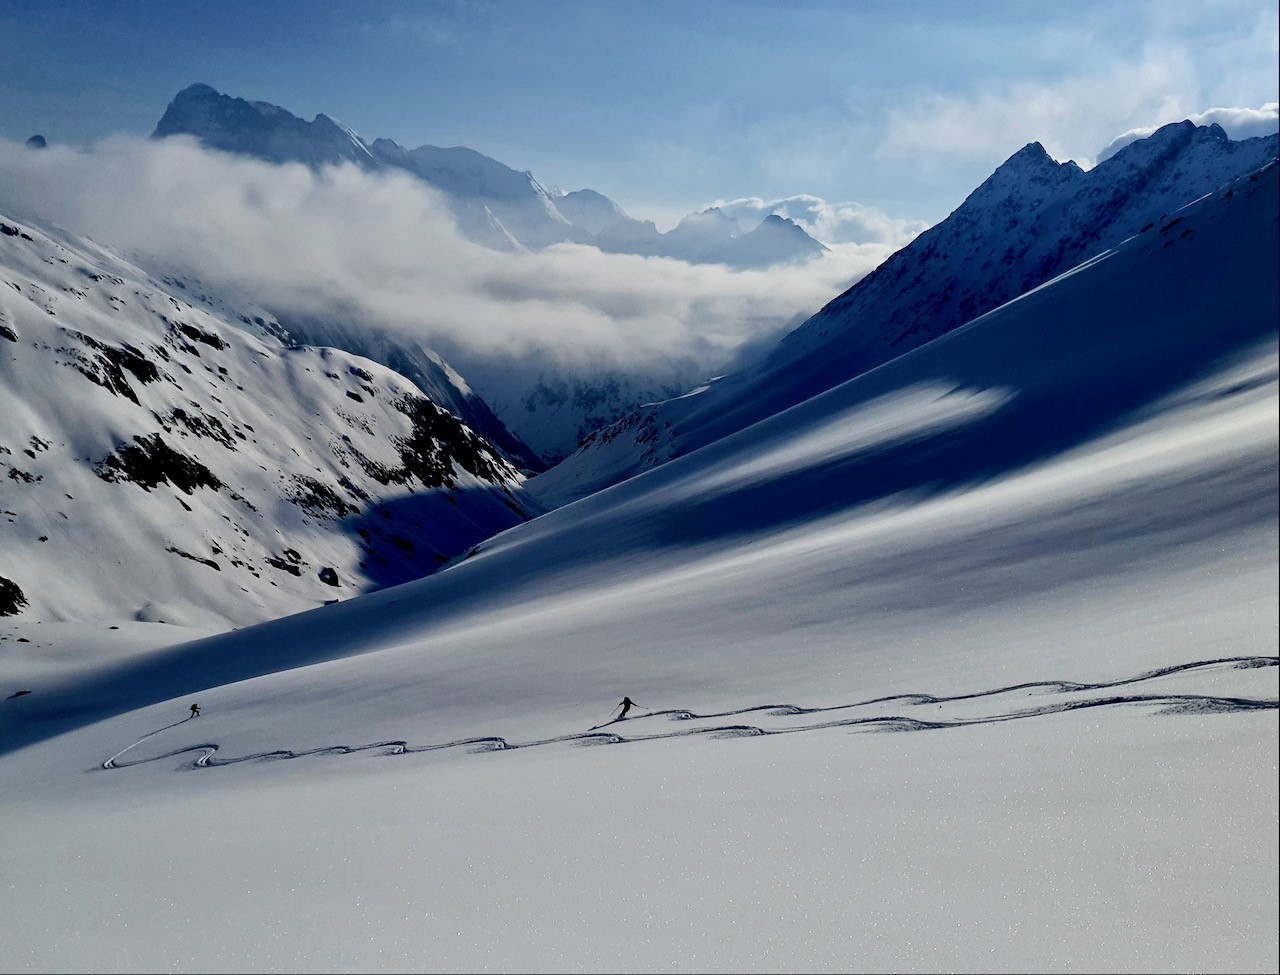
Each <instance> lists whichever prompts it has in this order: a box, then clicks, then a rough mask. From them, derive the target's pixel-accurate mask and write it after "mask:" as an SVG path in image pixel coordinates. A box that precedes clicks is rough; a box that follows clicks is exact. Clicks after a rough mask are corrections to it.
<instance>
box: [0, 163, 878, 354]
mask: <svg viewBox="0 0 1280 975" xmlns="http://www.w3.org/2000/svg"><path fill="white" fill-rule="evenodd" d="M0 208H4V209H6V210H7V211H8V212H10V213H11V214H13V215H14V216H21V217H24V218H27V219H30V220H32V221H33V222H36V223H53V224H56V225H58V226H60V227H63V228H65V229H66V230H69V231H72V232H74V233H81V234H87V235H90V236H93V237H94V238H95V239H97V240H99V241H100V242H102V243H104V244H107V245H109V246H113V247H116V248H119V249H121V250H124V251H128V252H131V253H136V254H140V255H152V256H154V257H156V258H158V259H161V260H162V261H163V266H164V267H166V268H179V267H185V268H187V269H190V270H192V271H194V272H195V273H196V274H197V275H198V276H199V277H200V279H201V280H202V281H203V282H204V283H206V284H207V285H210V286H212V287H215V288H222V289H226V291H227V292H228V293H231V294H240V295H243V296H245V297H247V298H251V299H253V300H254V301H257V302H259V303H260V304H262V305H263V306H265V307H267V308H269V309H271V310H272V311H274V312H276V313H277V314H280V315H286V314H293V315H304V316H308V317H316V318H320V319H327V320H333V321H342V322H355V323H368V324H369V325H372V326H377V327H379V328H383V329H388V330H391V331H394V332H397V333H400V334H404V335H407V336H411V337H413V338H415V339H417V340H419V341H422V342H424V343H425V344H427V345H431V344H432V343H433V342H440V343H442V344H445V345H448V346H451V347H454V348H457V349H462V350H465V352H466V353H467V354H468V355H470V356H474V357H493V358H495V359H500V358H508V359H509V358H511V357H518V356H524V355H529V356H538V357H540V358H543V359H546V360H548V361H554V362H557V363H559V364H561V365H563V366H566V367H571V368H582V367H595V368H602V367H603V368H619V369H625V370H630V371H636V372H642V371H645V370H647V369H649V368H651V367H653V366H656V365H658V364H660V363H667V364H670V363H672V362H674V361H676V360H684V361H686V362H687V361H689V360H696V361H697V362H699V363H702V364H705V365H706V366H707V367H708V368H714V367H716V366H717V365H719V364H723V363H725V362H728V361H729V360H730V359H732V357H733V355H734V354H735V353H736V352H737V351H738V350H740V349H742V348H743V347H745V346H747V345H749V344H750V343H753V342H757V341H760V340H761V338H762V336H765V335H769V334H773V333H776V332H778V331H780V330H782V329H785V328H787V327H790V326H792V325H794V324H795V323H797V322H798V321H800V320H802V319H803V318H805V317H807V316H808V315H809V314H812V313H813V312H815V311H817V309H818V308H820V307H821V306H822V305H823V304H825V303H826V302H827V301H828V300H830V299H831V298H832V297H833V296H834V295H836V294H838V293H839V292H841V291H843V290H844V289H845V288H847V287H848V286H849V285H850V284H851V283H852V282H853V281H855V280H857V279H858V278H859V277H861V276H862V275H864V274H866V273H867V272H868V271H870V270H871V269H872V268H874V267H875V266H876V265H877V264H879V263H880V262H881V261H882V260H883V259H884V258H885V257H886V256H888V254H889V253H890V252H891V250H892V249H893V248H892V247H891V246H890V245H888V244H886V243H884V242H883V241H882V240H881V241H873V242H870V243H859V244H847V245H845V246H842V247H838V248H836V249H835V250H834V251H833V252H832V253H831V254H828V255H826V256H824V257H823V258H821V259H818V260H815V261H812V262H809V263H808V264H805V265H802V266H799V267H796V266H780V267H777V268H772V269H765V270H759V271H756V270H751V271H734V270H730V269H728V268H726V267H723V266H719V265H689V264H685V263H683V262H680V261H674V260H669V259H664V258H646V257H636V256H631V255H621V254H605V253H602V252H600V251H599V250H597V249H595V248H593V247H584V246H580V245H569V244H564V245H557V246H554V247H551V248H548V249H546V250H543V251H538V252H533V253H520V254H505V253H497V252H494V251H490V250H486V249H484V248H482V247H479V246H478V245H475V244H473V243H470V242H469V241H467V240H466V239H464V238H463V237H462V236H461V235H460V234H459V233H458V231H457V228H456V226H455V224H454V222H453V220H452V218H451V217H450V215H449V212H448V209H447V207H446V205H445V203H444V201H443V199H442V198H441V197H440V196H439V195H438V194H437V193H436V192H435V191H434V190H432V189H431V188H430V187H429V186H427V185H426V184H424V183H422V182H420V181H419V180H416V179H414V178H413V177H411V176H408V175H402V174H396V173H378V174H371V173H366V172H363V171H361V170H359V169H357V168H355V167H353V166H345V167H337V168H331V169H325V170H323V171H321V172H314V171H312V170H309V169H307V168H305V167H303V166H300V165H286V166H274V165H270V164H266V163H262V162H258V161H256V160H251V159H246V158H242V157H236V156H229V155H225V154H222V153H217V152H211V151H207V150H204V149H202V148H200V147H199V146H197V145H196V144H195V143H194V142H192V141H189V140H185V139H166V140H161V141H149V140H136V139H120V138H116V139H109V140H107V141H105V142H103V143H101V144H99V145H98V146H96V147H94V148H92V149H89V150H74V149H69V148H64V147H53V148H50V149H46V150H44V151H41V152H32V151H30V150H26V149H24V148H23V147H21V146H19V145H17V144H16V143H8V142H0Z"/></svg>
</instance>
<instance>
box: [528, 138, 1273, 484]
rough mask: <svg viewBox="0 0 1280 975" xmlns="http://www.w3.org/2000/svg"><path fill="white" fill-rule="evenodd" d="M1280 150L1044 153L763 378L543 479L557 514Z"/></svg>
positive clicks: (671, 405)
mask: <svg viewBox="0 0 1280 975" xmlns="http://www.w3.org/2000/svg"><path fill="white" fill-rule="evenodd" d="M1276 149H1277V136H1271V137H1269V138H1266V139H1249V140H1246V141H1242V142H1232V141H1231V140H1229V139H1228V138H1227V137H1226V135H1225V134H1224V133H1223V131H1222V129H1221V128H1219V127H1218V126H1216V125H1215V126H1206V127H1197V126H1195V125H1193V124H1191V123H1190V122H1181V123H1176V124H1173V125H1168V126H1165V127H1164V128H1162V129H1160V130H1158V131H1157V132H1156V133H1155V134H1153V135H1151V136H1150V137H1148V138H1147V139H1143V140H1141V141H1138V142H1135V143H1133V144H1131V145H1130V146H1127V147H1126V148H1125V149H1123V150H1122V151H1120V152H1119V153H1117V154H1116V155H1115V156H1113V157H1112V158H1110V159H1108V160H1106V161H1105V162H1104V163H1102V164H1100V165H1099V166H1097V167H1096V168H1095V169H1093V170H1090V171H1089V172H1084V171H1082V170H1081V169H1080V168H1079V167H1078V166H1076V165H1075V164H1074V163H1072V162H1067V163H1058V162H1055V161H1054V160H1053V159H1051V158H1050V157H1049V156H1048V154H1047V153H1046V152H1045V151H1044V149H1043V148H1042V147H1041V146H1040V145H1039V144H1038V143H1032V144H1031V145H1028V146H1026V147H1024V148H1023V149H1021V150H1019V151H1018V152H1017V153H1015V154H1014V155H1013V156H1012V157H1010V159H1009V160H1008V161H1007V162H1005V163H1004V164H1003V165H1002V166H1001V167H1000V168H999V169H997V170H996V171H995V172H994V173H993V174H992V175H991V177H990V178H988V179H987V180H986V181H985V182H984V183H983V184H982V185H981V186H979V187H978V188H977V189H976V190H975V191H974V192H973V193H972V194H971V195H970V196H969V197H968V199H966V200H965V201H964V203H963V204H962V205H961V206H960V207H959V208H958V209H957V210H956V211H955V212H954V213H952V214H951V215H950V216H949V217H948V218H947V219H946V220H944V221H943V222H942V223H940V224H938V225H937V226H935V227H933V228H931V229H930V230H928V231H926V232H925V233H923V234H921V235H920V236H919V237H917V238H916V239H915V240H914V241H913V242H912V243H911V244H909V245H908V246H907V247H904V248H903V249H902V250H900V251H898V252H897V253H896V254H894V255H893V256H892V257H891V258H889V260H887V261H886V262H885V263H884V264H882V265H881V266H880V267H879V268H877V269H876V270H875V271H874V272H872V273H871V274H870V275H868V276H867V277H865V278H864V279H862V280H861V281H859V282H858V283H857V284H856V285H854V286H853V287H852V288H850V289H849V290H848V291H847V292H845V293H844V294H842V295H840V296H839V297H837V298H835V299H834V300H833V301H831V302H830V303H829V304H828V305H827V306H826V307H825V308H823V309H822V310H821V311H819V312H818V313H817V314H816V315H814V316H813V317H812V318H810V319H809V320H808V321H806V322H805V323H804V324H803V325H801V326H800V327H799V328H797V329H796V330H795V331H794V332H792V333H791V334H790V335H788V336H787V337H786V338H784V339H783V340H782V341H781V342H780V343H779V345H778V346H777V347H776V348H775V349H774V351H773V352H772V353H771V354H770V355H769V356H768V357H767V358H766V359H764V360H763V361H762V362H761V363H760V364H759V365H757V366H755V367H753V368H749V369H745V370H742V371H740V372H737V373H734V374H732V375H730V376H727V377H724V378H723V379H721V380H719V381H718V382H716V383H714V384H711V385H710V386H708V387H706V388H704V389H702V390H700V391H698V392H697V394H696V395H686V396H684V397H681V398H678V399H676V400H672V401H669V402H667V403H663V404H660V405H658V406H656V407H652V408H646V409H645V410H642V411H637V412H636V413H634V414H632V415H631V416H629V417H627V418H625V419H624V420H622V421H620V422H619V424H618V425H616V426H615V427H613V428H610V429H605V430H601V431H599V432H598V433H597V434H596V435H595V437H594V438H593V439H592V440H591V441H589V442H588V443H587V444H586V445H585V446H584V448H583V449H582V451H580V452H579V454H575V455H574V456H572V457H570V458H569V459H568V460H567V461H566V462H565V463H564V464H563V465H560V467H559V468H557V469H556V470H553V471H552V472H551V473H549V474H547V475H544V476H543V478H541V479H540V481H539V485H540V487H539V490H540V491H543V492H545V493H546V497H547V498H548V499H554V500H555V501H556V502H562V501H564V500H569V499H572V498H574V497H581V496H582V495H584V494H586V493H590V492H591V491H593V490H597V489H599V488H600V487H602V486H605V485H607V484H610V483H615V482H616V481H618V480H620V479H622V478H625V477H628V476H631V475H632V474H635V473H638V472H639V471H641V470H645V469H648V468H650V467H652V466H655V465H656V464H658V463H662V462H664V461H666V460H669V459H671V458H672V457H677V456H681V455H682V454H685V453H688V452H689V451H691V450H694V449H697V448H698V447H701V446H703V445H705V444H708V443H711V442H713V441H715V440H717V439H719V438H720V437H723V436H727V435H729V434H731V433H734V432H735V431H738V430H741V429H743V428H745V427H747V426H749V425H750V424H752V423H756V422H758V421H760V420H762V419H764V418H766V417H768V416H771V415H774V414H776V413H778V412H780V411H782V410H785V409H788V408H790V407H792V406H795V405H796V404H798V403H802V402H804V401H805V400H806V399H808V398H810V397H812V396H814V395H817V394H818V393H821V392H823V391H824V390H827V389H830V388H831V387H833V386H835V385H837V384H838V383H841V382H844V381H845V380H848V379H850V378H852V377H854V376H858V375H861V374H863V373H865V372H867V371H869V370H871V369H874V368H875V367H877V366H879V365H881V364H883V363H885V362H888V361H890V360H892V359H894V358H896V357H898V356H901V355H903V354H904V353H906V352H910V351H911V350H912V349H915V348H918V347H920V346H922V345H924V344H926V343H928V342H930V341H932V340H933V339H935V338H937V337H938V336H940V335H945V334H947V333H948V332H950V331H952V330H954V329H955V328H957V327H959V326H961V325H963V324H965V323H966V322H969V321H972V320H973V319H975V318H977V317H979V316H981V315H982V314H984V313H986V312H989V311H991V310H992V309H994V308H996V307H998V306H1000V305H1001V304H1003V303H1005V302H1007V301H1009V300H1011V299H1013V298H1016V297H1018V296H1019V295H1021V294H1025V293H1026V292H1027V291H1029V290H1031V289H1033V288H1035V287H1037V286H1039V285H1041V284H1043V283H1044V282H1046V281H1048V280H1049V279H1051V278H1053V277H1055V276H1056V275H1059V274H1062V273H1063V272H1065V271H1068V270H1070V269H1071V268H1073V267H1075V266H1076V265H1078V264H1080V263H1081V262H1082V261H1085V260H1087V259H1089V258H1090V257H1093V256H1094V255H1096V254H1099V253H1101V252H1102V251H1105V250H1107V249H1108V248H1111V247H1115V246H1116V245H1118V244H1119V243H1121V242H1122V241H1124V240H1125V239H1126V238H1129V237H1132V236H1134V235H1136V234H1139V233H1143V232H1153V233H1163V234H1168V233H1170V232H1172V228H1173V227H1174V226H1176V225H1175V224H1174V223H1173V222H1174V221H1176V220H1177V217H1176V216H1175V215H1174V214H1175V211H1177V210H1179V209H1180V208H1181V207H1184V206H1186V205H1187V204H1189V203H1191V202H1192V201H1194V200H1196V199H1199V198H1200V197H1203V196H1204V195H1206V194H1208V193H1211V192H1213V191H1214V190H1215V189H1217V188H1218V187H1220V186H1222V185H1224V184H1226V183H1228V182H1230V181H1232V180H1234V179H1238V178H1240V177H1242V176H1243V175H1245V174H1248V173H1250V172H1253V171H1256V170H1257V169H1259V168H1260V167H1262V166H1264V165H1265V164H1267V162H1268V161H1270V160H1273V159H1275V158H1276Z"/></svg>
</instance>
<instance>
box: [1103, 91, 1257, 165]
mask: <svg viewBox="0 0 1280 975" xmlns="http://www.w3.org/2000/svg"><path fill="white" fill-rule="evenodd" d="M1186 118H1189V119H1190V120H1191V121H1192V122H1194V123H1195V124H1196V125H1214V124H1216V125H1220V126H1222V130H1223V131H1224V132H1226V133H1227V135H1228V136H1230V137H1231V138H1232V139H1236V140H1239V139H1254V138H1257V137H1259V136H1268V135H1274V134H1275V133H1276V132H1278V131H1280V103H1277V102H1268V103H1267V104H1266V105H1263V106H1262V107H1261V108H1211V109H1209V110H1208V111H1206V112H1196V113H1194V114H1192V115H1188V116H1186ZM1180 121H1182V119H1175V118H1166V119H1165V120H1164V121H1163V122H1161V123H1160V124H1159V125H1144V126H1141V127H1139V128H1136V129H1130V130H1129V131H1128V132H1125V133H1123V134H1121V135H1118V136H1116V137H1115V138H1114V139H1112V140H1111V142H1109V143H1108V144H1107V146H1106V147H1105V148H1104V149H1103V150H1102V151H1101V152H1099V153H1098V162H1102V160H1104V159H1109V158H1110V157H1111V156H1114V155H1115V154H1116V153H1117V152H1119V151H1120V150H1121V149H1123V148H1124V147H1125V146H1127V145H1129V143H1131V142H1137V141H1138V140H1139V139H1145V138H1146V137H1147V136H1149V135H1151V133H1153V132H1154V131H1155V130H1156V129H1158V128H1160V126H1161V125H1166V124H1168V123H1169V122H1180Z"/></svg>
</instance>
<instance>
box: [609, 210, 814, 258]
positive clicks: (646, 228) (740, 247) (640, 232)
mask: <svg viewBox="0 0 1280 975" xmlns="http://www.w3.org/2000/svg"><path fill="white" fill-rule="evenodd" d="M593 243H595V244H596V246H597V247H599V248H600V249H601V250H605V251H609V252H611V253H617V254H643V255H645V256H647V257H672V258H675V259H676V260H680V261H686V262H688V263H690V264H727V265H729V266H730V267H735V268H752V267H770V266H772V265H774V264H784V263H801V262H804V261H807V260H811V259H812V258H815V257H818V256H820V255H822V254H824V253H825V252H826V251H827V248H826V247H825V246H824V245H823V244H821V243H819V242H818V241H816V240H814V239H813V238H812V237H810V236H809V234H808V233H807V232H806V231H805V230H804V228H802V227H801V226H800V225H799V224H797V223H796V222H795V221H794V220H790V219H788V218H786V217H782V216H779V215H777V214H771V215H769V216H767V217H765V219H764V220H762V221H760V223H758V224H756V226H755V227H753V228H752V229H751V230H749V231H745V232H744V231H743V229H742V226H741V225H740V224H739V223H738V221H737V220H735V219H734V218H733V217H730V216H729V215H728V214H726V213H724V211H722V210H720V209H719V208H718V207H710V208H709V209H706V210H703V211H702V212H701V213H691V214H689V215H688V216H686V217H684V218H683V219H682V220H681V221H680V222H679V223H678V224H676V226H675V227H674V228H672V229H671V230H669V231H667V232H666V233H665V234H664V233H660V232H659V231H658V228H657V227H656V226H655V225H654V223H653V221H651V220H644V221H641V220H633V219H631V218H629V217H628V218H625V219H622V220H619V221H616V222H614V223H613V224H611V225H608V226H606V227H605V228H604V229H602V230H601V231H600V232H599V233H598V234H597V235H596V237H595V240H594V241H593Z"/></svg>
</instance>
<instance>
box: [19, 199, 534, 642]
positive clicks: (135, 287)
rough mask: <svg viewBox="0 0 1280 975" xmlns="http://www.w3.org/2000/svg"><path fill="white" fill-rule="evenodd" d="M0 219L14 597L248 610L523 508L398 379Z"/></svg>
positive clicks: (518, 495)
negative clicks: (257, 328) (256, 331)
mask: <svg viewBox="0 0 1280 975" xmlns="http://www.w3.org/2000/svg"><path fill="white" fill-rule="evenodd" d="M2 228H3V230H4V234H3V235H2V236H0V478H3V480H0V510H2V511H3V522H0V577H2V578H4V579H5V580H7V581H8V583H9V584H11V585H13V586H14V587H16V589H17V590H18V591H19V592H20V593H21V596H20V597H18V598H15V599H11V600H8V601H7V602H8V605H7V609H8V610H10V611H12V610H21V611H22V612H23V614H24V615H27V616H30V617H33V618H37V619H44V620H56V619H113V620H119V619H127V618H135V617H136V618H138V619H152V620H166V621H168V622H171V623H174V622H184V623H200V624H202V625H213V626H225V625H229V624H238V623H245V622H250V621H256V620H261V619H265V618H270V617H274V616H279V615H281V614H283V613H289V612H295V611H297V610H300V609H305V608H308V607H311V606H316V605H320V604H322V603H324V602H327V601H329V600H333V599H336V598H341V597H350V596H351V595H354V594H355V593H358V592H362V591H365V590H368V589H370V588H376V587H377V586H380V585H388V584H391V583H396V582H402V581H404V580H405V579H409V578H416V577H418V576H421V575H423V574H426V573H427V572H429V571H432V570H434V569H435V568H438V566H439V564H440V563H441V562H443V561H445V560H446V559H447V558H449V557H451V556H453V555H455V554H457V553H458V552H461V551H464V550H465V549H466V548H467V547H468V546H470V545H472V544H474V543H475V542H476V541H479V540H480V539H482V538H485V537H487V536H488V535H490V534H492V533H493V532H494V531H497V530H500V529H502V528H506V527H509V526H510V525H513V524H515V523H517V522H519V521H521V520H523V519H524V518H525V517H526V509H525V499H524V496H523V493H522V489H521V481H522V478H521V477H520V475H519V474H518V473H517V472H516V471H515V470H514V469H513V468H512V467H511V466H510V465H509V464H508V463H507V462H506V461H505V460H503V459H502V458H501V457H500V456H498V455H497V454H496V453H495V452H494V451H493V450H492V448H490V447H489V445H488V444H487V443H486V442H485V441H484V440H483V439H482V438H480V437H478V436H477V435H476V434H475V433H474V432H472V431H471V430H470V429H469V428H468V427H466V426H465V425H464V424H463V423H461V422H460V421H458V420H457V419H456V418H455V417H453V416H452V415H451V414H449V413H447V412H445V411H444V410H441V409H440V408H438V407H437V406H436V405H435V404H434V403H432V402H431V400H429V399H427V398H426V397H424V396H423V395H422V394H421V392H420V391H419V390H418V389H417V388H415V387H414V385H413V384H412V383H410V382H409V381H408V380H406V379H404V378H403V377H401V376H400V375H398V374H396V373H393V372H391V371H390V370H388V369H386V368H384V367H382V366H379V365H377V364H376V363H373V362H371V361H369V360H367V359H362V358H359V357H357V356H354V355H351V354H348V353H345V352H339V351H336V350H333V349H324V348H310V347H297V348H288V347H286V346H283V345H281V344H280V343H279V342H278V341H276V340H274V339H273V338H271V336H269V335H267V334H265V332H264V333H263V334H262V335H260V336H255V335H253V334H251V333H250V331H249V330H246V328H245V327H243V323H237V324H235V325H233V324H232V323H231V322H230V321H228V320H227V319H226V318H224V317H221V316H219V315H217V314H215V313H213V312H212V311H210V310H209V309H208V308H207V307H197V306H196V305H193V304H192V303H191V302H190V301H188V300H187V299H186V298H185V297H182V298H180V297H177V295H178V294H184V295H185V294H186V288H185V286H184V287H182V288H179V287H176V286H173V285H170V286H162V285H160V284H158V283H156V282H155V281H153V280H151V279H149V278H148V277H147V276H146V275H145V274H143V272H141V271H140V270H138V269H137V268H136V267H133V266H131V265H129V264H128V263H126V262H124V261H122V260H120V259H118V258H116V257H114V256H113V255H111V254H110V253H109V252H107V251H105V250H104V249H102V248H100V247H98V246H96V245H93V244H91V243H89V242H86V241H74V240H71V239H69V238H66V237H55V236H50V235H48V234H46V233H43V232H41V231H40V230H38V229H36V228H34V227H31V226H29V225H26V224H23V225H19V224H17V223H16V221H15V222H11V221H9V220H7V219H6V220H5V221H4V222H3V225H2ZM245 318H246V320H248V321H250V322H252V319H251V318H250V317H249V316H247V315H246V316H245ZM0 611H3V610H0Z"/></svg>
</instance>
